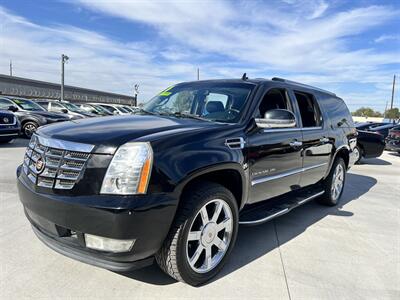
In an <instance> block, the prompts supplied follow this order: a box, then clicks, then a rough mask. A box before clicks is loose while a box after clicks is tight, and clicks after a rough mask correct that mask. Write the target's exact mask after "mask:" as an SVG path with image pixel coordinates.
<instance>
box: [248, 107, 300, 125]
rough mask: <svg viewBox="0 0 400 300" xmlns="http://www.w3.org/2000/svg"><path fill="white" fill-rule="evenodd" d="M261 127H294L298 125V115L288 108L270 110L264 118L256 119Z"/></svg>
mask: <svg viewBox="0 0 400 300" xmlns="http://www.w3.org/2000/svg"><path fill="white" fill-rule="evenodd" d="M255 121H256V124H257V127H259V128H269V129H272V128H293V127H296V116H295V115H294V114H293V113H292V112H290V111H288V110H286V109H271V110H268V111H267V112H266V113H265V115H264V118H256V119H255Z"/></svg>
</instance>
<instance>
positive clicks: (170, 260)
mask: <svg viewBox="0 0 400 300" xmlns="http://www.w3.org/2000/svg"><path fill="white" fill-rule="evenodd" d="M181 201H182V202H181V203H182V204H181V206H180V208H179V209H178V212H177V214H176V217H175V221H174V223H173V225H172V227H171V229H170V232H169V234H168V236H167V238H166V240H165V241H164V244H163V246H162V248H161V249H160V250H159V251H158V253H157V254H156V261H157V263H158V265H159V266H160V268H161V269H162V270H163V271H164V272H165V273H167V274H168V275H169V276H171V277H173V278H175V279H176V280H178V281H181V282H185V283H187V284H189V285H192V286H198V285H200V284H203V283H205V282H207V281H208V280H210V279H211V278H213V277H214V276H215V275H216V274H217V273H218V272H219V271H220V270H221V269H222V267H223V265H224V263H225V262H226V259H227V258H228V256H229V254H230V252H231V251H232V248H233V246H234V244H235V241H236V237H237V231H238V226H239V217H238V206H237V203H236V200H235V197H234V196H233V195H232V193H231V192H230V191H229V190H228V189H226V188H225V187H223V186H221V185H219V184H215V183H211V182H205V183H201V184H199V185H197V186H195V187H194V188H193V189H190V193H187V194H186V195H184V196H183V197H182V199H181ZM217 207H221V210H220V213H219V214H216V215H217V216H218V218H217V219H214V218H213V217H214V213H215V211H218V210H217ZM204 208H205V211H206V212H205V214H204ZM209 215H211V216H212V217H211V218H209V217H208V216H209ZM203 216H205V218H203ZM207 220H208V223H207ZM214 220H215V222H213V221H214ZM228 220H230V221H228ZM204 223H206V225H204ZM223 224H224V225H225V227H223V226H222V225H223ZM218 228H219V229H218ZM221 228H222V229H221ZM189 235H190V240H189ZM221 241H222V242H221ZM216 244H219V246H218V247H217V245H216ZM207 253H209V254H211V255H210V257H211V258H210V259H208V260H207V259H206V255H207Z"/></svg>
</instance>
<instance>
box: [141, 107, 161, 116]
mask: <svg viewBox="0 0 400 300" xmlns="http://www.w3.org/2000/svg"><path fill="white" fill-rule="evenodd" d="M139 112H140V113H144V114H148V115H153V116H158V115H159V114H158V113H155V112H152V111H148V110H144V109H143V108H141V109H140V110H139Z"/></svg>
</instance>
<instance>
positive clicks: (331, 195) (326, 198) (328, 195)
mask: <svg viewBox="0 0 400 300" xmlns="http://www.w3.org/2000/svg"><path fill="white" fill-rule="evenodd" d="M336 172H340V173H341V174H342V175H341V176H342V177H341V178H342V179H341V180H339V181H341V185H338V184H339V181H337V180H338V179H337V174H338V173H336ZM345 182H346V164H345V162H344V160H343V158H341V157H338V158H336V159H335V161H334V163H333V165H332V168H331V171H330V172H329V175H328V177H327V178H326V179H325V180H324V182H323V188H324V190H325V193H324V194H323V195H322V196H321V197H320V198H319V199H318V202H319V203H321V204H323V205H326V206H335V205H337V204H338V203H339V201H340V197H341V196H342V194H343V190H344V184H345ZM335 186H336V187H340V189H336V188H335Z"/></svg>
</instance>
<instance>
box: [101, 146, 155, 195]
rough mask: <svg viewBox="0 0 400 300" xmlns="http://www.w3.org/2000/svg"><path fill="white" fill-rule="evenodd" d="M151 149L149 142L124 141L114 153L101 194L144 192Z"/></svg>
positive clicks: (148, 173)
mask: <svg viewBox="0 0 400 300" xmlns="http://www.w3.org/2000/svg"><path fill="white" fill-rule="evenodd" d="M152 164H153V151H152V149H151V146H150V144H149V143H134V142H133V143H126V144H124V145H122V146H120V147H119V148H118V150H117V152H116V153H115V154H114V157H113V159H112V160H111V163H110V165H109V166H108V169H107V173H106V175H105V176H104V179H103V184H102V186H101V190H100V193H101V194H119V195H134V194H145V193H146V191H147V185H148V183H149V178H150V172H151V167H152Z"/></svg>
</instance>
